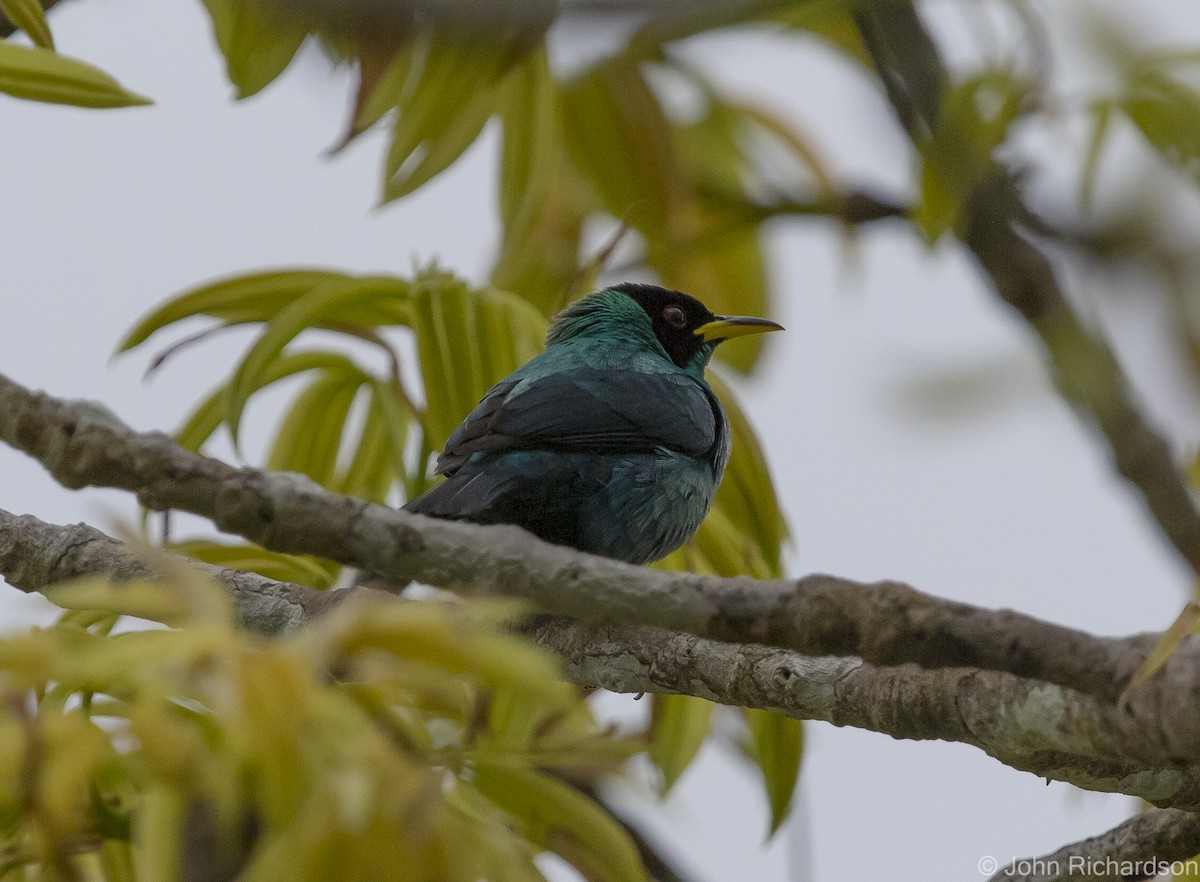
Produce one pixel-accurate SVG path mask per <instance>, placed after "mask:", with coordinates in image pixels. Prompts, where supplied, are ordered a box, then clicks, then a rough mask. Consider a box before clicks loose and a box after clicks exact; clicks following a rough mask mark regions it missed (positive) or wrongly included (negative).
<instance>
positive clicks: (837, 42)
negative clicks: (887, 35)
mask: <svg viewBox="0 0 1200 882" xmlns="http://www.w3.org/2000/svg"><path fill="white" fill-rule="evenodd" d="M855 2H856V0H806V2H804V3H789V4H786V8H785V9H784V10H783V11H782V12H777V13H775V14H774V15H772V16H771V20H773V21H778V22H779V23H781V24H784V25H786V26H787V27H789V28H794V29H796V30H803V31H808V32H809V33H811V34H813V35H814V36H816V37H820V38H821V39H822V40H824V41H825V42H826V43H828V44H829V45H830V46H833V47H834V48H835V49H837V50H838V51H840V52H841V53H843V54H844V55H845V56H846V57H847V58H850V59H852V60H854V61H855V62H857V63H858V64H860V65H862V66H863V67H864V68H866V69H867V70H870V71H872V72H874V70H875V65H874V62H873V61H872V60H871V53H870V52H869V51H868V50H867V46H866V44H865V43H864V42H863V38H862V32H861V31H859V29H858V25H857V24H856V23H855V21H854V5H855Z"/></svg>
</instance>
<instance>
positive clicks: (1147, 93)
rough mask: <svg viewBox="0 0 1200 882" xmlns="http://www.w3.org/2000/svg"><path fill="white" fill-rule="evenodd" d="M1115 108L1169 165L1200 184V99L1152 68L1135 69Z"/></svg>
mask: <svg viewBox="0 0 1200 882" xmlns="http://www.w3.org/2000/svg"><path fill="white" fill-rule="evenodd" d="M1126 88H1127V91H1126V94H1125V95H1124V96H1123V97H1122V98H1121V99H1120V101H1119V103H1118V106H1119V107H1120V109H1121V111H1122V112H1123V113H1124V114H1125V115H1126V116H1127V117H1129V119H1130V121H1131V122H1132V123H1133V124H1134V125H1135V126H1137V128H1138V129H1139V130H1140V131H1141V133H1142V136H1143V137H1145V139H1146V140H1147V141H1149V142H1150V144H1151V145H1152V146H1153V147H1154V149H1155V150H1157V151H1158V152H1159V153H1160V154H1161V155H1162V156H1163V157H1164V158H1165V159H1167V160H1168V161H1169V162H1171V163H1173V164H1175V165H1177V166H1178V167H1180V168H1181V169H1182V170H1183V171H1184V172H1185V173H1186V174H1188V175H1190V176H1191V178H1192V180H1193V181H1197V182H1200V95H1198V94H1197V93H1196V92H1195V91H1194V90H1193V89H1191V88H1189V87H1187V86H1185V85H1184V84H1183V83H1181V82H1179V81H1178V80H1176V79H1174V78H1173V77H1170V76H1168V75H1167V74H1166V73H1164V72H1163V71H1161V70H1159V69H1157V68H1156V67H1153V66H1140V65H1139V66H1137V67H1136V68H1135V71H1134V73H1133V74H1132V75H1131V76H1130V78H1129V82H1128V84H1127V87H1126Z"/></svg>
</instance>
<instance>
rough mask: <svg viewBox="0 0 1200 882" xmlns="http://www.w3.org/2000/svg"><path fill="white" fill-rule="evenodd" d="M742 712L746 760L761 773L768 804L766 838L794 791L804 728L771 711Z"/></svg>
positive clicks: (776, 826) (782, 816)
mask: <svg viewBox="0 0 1200 882" xmlns="http://www.w3.org/2000/svg"><path fill="white" fill-rule="evenodd" d="M742 713H743V715H744V716H745V719H746V725H747V727H748V728H749V730H750V744H749V754H750V758H751V759H752V760H753V761H754V763H755V765H757V766H758V768H759V769H760V770H761V772H762V776H763V783H764V784H765V785H766V788H767V800H768V802H769V803H770V805H771V827H770V831H769V833H768V835H774V834H775V832H776V831H777V830H778V829H779V826H780V825H781V824H782V823H783V821H784V819H785V818H787V814H788V809H789V808H790V807H791V804H792V794H793V792H795V790H796V777H797V776H798V775H799V774H800V751H801V747H802V746H803V743H804V729H803V726H802V725H801V723H800V721H799V720H793V719H792V718H791V717H785V716H783V715H781V714H777V713H772V712H771V711H764V710H757V709H754V708H744V709H743V710H742Z"/></svg>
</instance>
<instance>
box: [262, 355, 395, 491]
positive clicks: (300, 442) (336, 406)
mask: <svg viewBox="0 0 1200 882" xmlns="http://www.w3.org/2000/svg"><path fill="white" fill-rule="evenodd" d="M370 382H371V379H370V377H368V376H367V375H366V374H365V373H363V372H362V371H359V370H357V369H353V370H345V369H341V370H339V369H333V370H323V371H318V372H317V373H316V375H315V377H314V379H313V380H312V382H311V383H309V385H308V386H307V387H306V388H304V389H303V390H302V391H301V392H300V394H299V395H297V396H296V398H295V400H294V401H293V402H292V406H291V408H290V409H289V410H288V412H287V413H286V414H285V415H284V417H283V421H282V422H281V423H280V424H279V428H278V430H277V431H276V433H275V441H274V444H273V445H272V447H271V451H270V453H269V454H268V455H267V468H269V469H272V470H274V471H289V472H300V473H301V474H303V475H307V476H308V477H310V478H312V479H313V480H314V481H316V482H317V483H318V484H320V485H322V486H323V487H329V486H330V485H331V483H332V481H333V476H334V471H335V469H336V467H337V463H338V451H339V450H340V449H341V443H342V434H343V432H344V430H345V428H346V421H347V418H348V417H349V415H350V407H351V405H353V404H354V399H355V398H356V397H357V396H358V393H359V390H360V389H362V388H363V387H364V386H367V385H370Z"/></svg>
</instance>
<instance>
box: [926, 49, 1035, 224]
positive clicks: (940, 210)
mask: <svg viewBox="0 0 1200 882" xmlns="http://www.w3.org/2000/svg"><path fill="white" fill-rule="evenodd" d="M1025 95H1026V85H1025V83H1024V82H1023V81H1022V80H1021V79H1020V78H1018V77H1016V76H1015V75H1013V74H1012V73H1010V72H1008V71H1005V70H991V71H988V72H985V73H983V74H979V75H976V76H973V77H969V78H968V79H966V80H964V81H962V82H961V83H957V84H955V85H954V87H953V88H951V89H950V90H949V91H947V92H946V94H945V97H944V98H943V100H942V107H941V113H940V115H939V117H938V120H937V125H936V127H935V129H934V132H933V134H932V136H931V137H930V138H929V140H928V141H927V142H925V143H924V144H922V145H920V162H921V195H920V200H919V202H918V203H917V205H916V206H914V207H913V211H912V218H913V220H914V222H915V223H916V224H917V227H918V228H919V229H920V230H921V231H922V233H924V235H925V238H926V241H928V242H929V243H930V244H932V243H933V242H935V241H937V239H938V238H939V237H940V236H941V235H942V233H944V232H946V231H947V230H951V229H953V230H959V231H961V227H962V224H963V223H964V222H965V214H964V208H965V207H966V206H965V203H966V200H967V199H968V198H969V197H970V195H971V192H972V190H973V189H974V188H975V186H976V184H978V183H979V182H980V181H981V180H983V179H984V177H986V176H987V175H988V174H989V173H990V171H991V170H992V169H993V168H994V167H995V160H994V159H993V157H992V154H993V153H994V151H995V150H996V148H997V147H999V146H1000V144H1001V143H1003V141H1004V139H1005V138H1006V137H1007V135H1008V130H1009V127H1010V126H1011V125H1012V123H1013V122H1014V121H1015V120H1016V119H1017V118H1018V116H1019V115H1020V114H1021V112H1022V108H1023V104H1024V100H1025Z"/></svg>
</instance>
